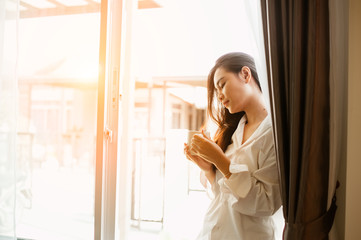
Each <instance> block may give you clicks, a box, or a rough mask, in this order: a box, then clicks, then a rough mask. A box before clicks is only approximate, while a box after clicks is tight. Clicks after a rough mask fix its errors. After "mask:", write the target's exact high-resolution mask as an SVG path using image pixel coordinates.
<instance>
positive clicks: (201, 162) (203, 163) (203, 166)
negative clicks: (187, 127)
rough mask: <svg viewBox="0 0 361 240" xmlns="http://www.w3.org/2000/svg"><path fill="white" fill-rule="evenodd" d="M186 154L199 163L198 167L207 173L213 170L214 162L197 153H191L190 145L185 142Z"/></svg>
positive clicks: (189, 158)
mask: <svg viewBox="0 0 361 240" xmlns="http://www.w3.org/2000/svg"><path fill="white" fill-rule="evenodd" d="M184 154H185V155H186V157H187V158H188V160H190V161H192V162H194V163H195V164H197V165H198V167H199V168H200V169H201V170H203V171H204V172H205V173H208V172H211V171H213V166H212V165H213V164H212V163H210V162H208V161H206V160H204V159H203V158H201V157H200V156H198V155H195V154H191V152H190V147H189V146H188V145H187V144H186V143H184Z"/></svg>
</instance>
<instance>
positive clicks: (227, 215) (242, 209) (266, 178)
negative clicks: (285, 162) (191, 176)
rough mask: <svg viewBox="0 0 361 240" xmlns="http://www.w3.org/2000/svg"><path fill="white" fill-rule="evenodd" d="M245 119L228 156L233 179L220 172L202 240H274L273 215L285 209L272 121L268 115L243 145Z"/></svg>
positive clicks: (217, 173) (214, 186)
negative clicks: (282, 206)
mask: <svg viewBox="0 0 361 240" xmlns="http://www.w3.org/2000/svg"><path fill="white" fill-rule="evenodd" d="M245 123H246V117H245V116H244V117H243V118H242V119H241V120H240V122H239V124H238V127H237V129H236V131H235V132H234V134H233V136H232V143H231V144H230V145H229V146H228V148H227V150H226V152H225V154H226V156H227V157H228V158H229V159H230V160H231V164H230V167H229V170H230V172H231V173H232V175H231V177H230V178H229V179H226V178H224V177H223V175H222V174H221V173H220V172H219V171H218V170H217V171H216V178H215V182H213V183H212V185H211V186H210V189H211V190H212V193H213V195H214V198H213V199H212V201H211V204H210V206H209V208H208V211H207V213H206V216H205V219H204V226H203V229H202V231H201V233H200V234H199V236H198V238H197V239H198V240H236V239H237V240H239V239H241V240H271V239H272V240H273V239H274V223H273V219H272V217H271V216H272V215H273V214H274V213H275V212H276V211H277V210H278V209H279V208H280V206H281V197H280V192H279V182H278V171H277V165H276V155H275V149H274V142H273V135H272V125H271V119H270V117H269V116H267V117H266V118H265V119H264V120H263V121H262V123H261V124H260V125H259V126H258V128H257V129H256V131H255V132H254V133H253V134H252V135H251V137H249V139H247V141H245V142H244V143H243V144H242V139H243V130H244V126H245Z"/></svg>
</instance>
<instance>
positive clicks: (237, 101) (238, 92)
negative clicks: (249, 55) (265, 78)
mask: <svg viewBox="0 0 361 240" xmlns="http://www.w3.org/2000/svg"><path fill="white" fill-rule="evenodd" d="M248 70H249V68H248V67H243V68H242V70H241V71H240V72H239V73H238V74H235V73H233V72H229V71H226V70H225V69H223V68H222V67H220V68H218V69H217V70H216V71H215V73H214V79H213V83H214V86H215V89H216V92H217V97H218V100H219V101H220V102H221V103H222V104H223V106H224V107H225V108H227V109H228V111H229V112H230V113H237V112H241V111H245V107H246V105H247V96H248V93H249V90H248V85H249V84H248V83H249V81H250V77H251V76H250V71H248Z"/></svg>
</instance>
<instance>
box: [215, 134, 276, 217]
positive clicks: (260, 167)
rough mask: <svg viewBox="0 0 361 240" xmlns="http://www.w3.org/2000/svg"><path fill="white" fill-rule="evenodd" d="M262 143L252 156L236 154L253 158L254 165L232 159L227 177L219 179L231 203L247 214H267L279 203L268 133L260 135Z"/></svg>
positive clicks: (272, 151)
mask: <svg viewBox="0 0 361 240" xmlns="http://www.w3.org/2000/svg"><path fill="white" fill-rule="evenodd" d="M263 137H264V138H265V139H264V141H263V146H262V147H261V150H260V151H259V152H258V154H257V155H256V156H254V153H252V152H248V153H246V154H243V155H242V154H240V156H239V157H243V158H247V157H248V158H254V159H255V163H256V164H255V166H257V167H254V166H253V167H251V168H253V169H255V170H250V166H248V164H247V163H244V162H243V163H237V161H236V163H232V164H231V165H230V172H232V175H231V177H230V178H229V179H225V178H224V179H223V183H221V184H223V185H224V187H225V188H228V189H229V190H230V192H231V193H232V194H233V196H234V198H233V202H232V203H231V204H232V207H233V208H234V209H235V210H236V211H238V212H240V213H242V214H246V215H250V216H257V217H260V216H271V215H273V214H274V213H275V212H276V211H277V210H278V209H279V208H280V206H281V196H280V192H279V180H278V170H277V163H276V153H275V149H274V144H273V137H272V134H266V135H265V136H263ZM241 162H242V161H241Z"/></svg>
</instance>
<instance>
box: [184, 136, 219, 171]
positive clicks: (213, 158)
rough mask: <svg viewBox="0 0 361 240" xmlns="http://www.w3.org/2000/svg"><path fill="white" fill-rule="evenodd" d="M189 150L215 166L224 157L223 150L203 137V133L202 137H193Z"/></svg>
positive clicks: (206, 137)
mask: <svg viewBox="0 0 361 240" xmlns="http://www.w3.org/2000/svg"><path fill="white" fill-rule="evenodd" d="M190 148H191V150H192V152H194V154H195V155H198V156H200V157H202V158H203V159H204V160H206V161H207V162H210V163H213V164H214V165H216V166H217V165H218V164H219V161H221V160H222V159H223V158H224V157H225V154H224V152H223V150H222V149H221V148H220V147H219V146H218V145H217V144H216V143H215V142H213V141H212V140H211V139H210V138H209V137H208V136H207V135H205V134H204V132H203V131H202V136H201V135H194V136H193V138H192V143H191V146H190Z"/></svg>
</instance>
